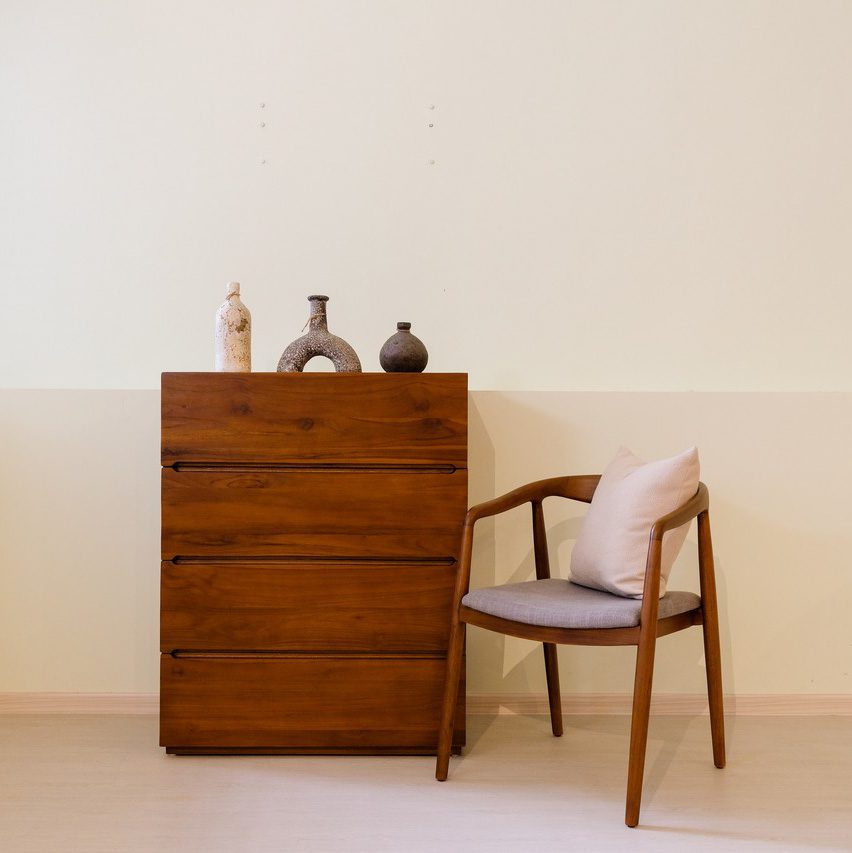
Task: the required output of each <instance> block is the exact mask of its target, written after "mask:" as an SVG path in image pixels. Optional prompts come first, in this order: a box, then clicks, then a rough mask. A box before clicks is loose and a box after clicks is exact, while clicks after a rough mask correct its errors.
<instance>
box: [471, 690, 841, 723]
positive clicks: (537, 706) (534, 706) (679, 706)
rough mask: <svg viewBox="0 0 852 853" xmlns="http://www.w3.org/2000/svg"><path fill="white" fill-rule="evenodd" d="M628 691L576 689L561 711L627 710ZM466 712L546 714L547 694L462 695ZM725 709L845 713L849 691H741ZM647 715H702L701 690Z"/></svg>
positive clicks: (662, 702)
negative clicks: (582, 691) (788, 692)
mask: <svg viewBox="0 0 852 853" xmlns="http://www.w3.org/2000/svg"><path fill="white" fill-rule="evenodd" d="M632 704H633V696H632V694H630V693H575V694H568V695H564V694H563V696H562V711H563V713H565V714H604V715H612V714H629V713H630V712H631V706H632ZM467 708H468V713H471V714H489V715H493V714H549V713H550V708H549V705H548V702H547V694H546V693H540V694H534V693H515V694H503V695H499V694H480V695H470V694H468V697H467ZM725 712H726V713H728V714H736V715H739V716H752V717H759V716H815V717H816V716H827V715H830V716H850V715H852V694H845V693H839V694H817V693H793V694H777V693H776V694H746V695H739V696H726V697H725ZM651 713H652V714H660V715H665V716H677V715H690V716H694V715H696V714H707V713H708V710H707V696H706V695H705V694H703V693H661V694H658V695H655V696H653V697H652V699H651Z"/></svg>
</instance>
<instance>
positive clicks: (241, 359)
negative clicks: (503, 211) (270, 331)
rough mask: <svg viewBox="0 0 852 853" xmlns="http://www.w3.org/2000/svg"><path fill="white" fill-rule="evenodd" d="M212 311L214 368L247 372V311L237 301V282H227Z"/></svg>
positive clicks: (249, 339) (248, 316)
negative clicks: (213, 318)
mask: <svg viewBox="0 0 852 853" xmlns="http://www.w3.org/2000/svg"><path fill="white" fill-rule="evenodd" d="M225 292H226V294H227V295H226V296H225V301H224V302H223V303H222V304H221V305H220V306H219V310H218V311H217V312H216V370H219V371H225V372H228V373H240V372H245V373H250V372H251V314H250V313H249V310H248V308H246V306H245V305H243V303H242V302H241V301H240V283H239V282H238V281H232V282H229V284H228V286H227V288H226V291H225Z"/></svg>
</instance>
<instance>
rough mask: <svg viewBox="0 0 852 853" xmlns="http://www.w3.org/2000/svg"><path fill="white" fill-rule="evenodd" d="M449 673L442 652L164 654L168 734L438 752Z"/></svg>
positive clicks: (175, 744)
mask: <svg viewBox="0 0 852 853" xmlns="http://www.w3.org/2000/svg"><path fill="white" fill-rule="evenodd" d="M443 677H444V660H443V658H442V657H432V658H425V657H422V658H421V657H417V658H406V657H402V656H398V657H379V656H373V657H362V658H353V657H349V656H347V657H335V656H333V655H316V656H266V657H264V656H245V657H239V656H232V657H214V656H207V657H204V656H199V657H191V658H173V657H171V656H169V655H163V656H162V658H161V682H162V686H163V691H162V695H161V706H160V743H161V745H163V746H168V747H171V748H173V749H175V748H181V747H184V748H186V747H199V748H203V747H208V746H212V747H217V748H221V747H235V748H242V747H260V748H263V747H282V746H286V747H287V748H291V749H309V750H312V749H313V748H320V749H323V750H330V749H346V748H361V747H368V748H379V749H383V750H388V749H390V750H393V749H401V750H411V749H417V750H420V749H422V750H424V751H426V752H428V753H430V754H434V752H435V750H436V747H437V742H438V718H439V712H440V703H441V693H442V689H443ZM462 695H463V691H462ZM459 716H460V719H464V715H463V708H462V709H460V712H459ZM462 738H463V735H462V733H461V732H460V731H457V733H456V742H457V745H458V744H459V743H460V741H461V740H462Z"/></svg>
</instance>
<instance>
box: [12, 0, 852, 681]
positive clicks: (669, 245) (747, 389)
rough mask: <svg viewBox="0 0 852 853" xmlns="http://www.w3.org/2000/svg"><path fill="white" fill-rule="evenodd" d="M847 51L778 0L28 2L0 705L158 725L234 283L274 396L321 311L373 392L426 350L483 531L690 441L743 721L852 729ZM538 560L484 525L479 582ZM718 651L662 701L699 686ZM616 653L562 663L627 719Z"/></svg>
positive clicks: (19, 31)
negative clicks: (162, 459)
mask: <svg viewBox="0 0 852 853" xmlns="http://www.w3.org/2000/svg"><path fill="white" fill-rule="evenodd" d="M850 25H852V7H850V6H849V4H847V3H844V2H818V3H811V4H805V3H799V2H769V0H765V2H757V0H750V1H749V2H716V3H693V4H682V3H677V2H648V3H642V4H632V3H623V2H592V1H591V0H586V2H573V3H571V2H541V0H539V2H528V3H520V2H465V3H451V2H433V3H429V4H414V3H399V2H390V0H388V2H377V0H364V2H344V0H333V2H307V0H306V1H305V2H286V3H272V2H254V3H242V4H218V3H201V2H185V3H180V4H167V3H162V2H149V3H130V4H112V3H107V2H105V0H104V1H103V2H91V0H90V2H79V3H75V4H73V6H71V5H68V4H62V3H59V2H54V3H49V2H38V1H36V2H26V3H24V2H14V0H13V2H8V3H6V4H4V25H3V27H2V28H0V99H1V101H2V104H3V106H4V111H3V112H4V116H5V117H6V121H4V122H3V123H2V124H0V144H2V150H3V153H4V156H3V157H2V158H0V185H2V186H3V187H4V192H3V198H2V202H0V270H2V278H3V280H4V282H6V293H5V296H4V301H5V305H6V310H5V316H6V318H7V322H6V323H5V324H4V330H3V336H2V342H1V343H0V346H2V358H0V415H2V421H0V436H2V439H3V446H4V452H3V454H2V455H0V560H2V566H1V568H2V571H0V692H2V691H7V692H8V691H81V692H85V691H99V692H147V691H153V690H155V689H156V630H157V629H156V620H157V577H156V573H157V527H158V485H157V483H158V480H157V477H158V472H157V444H158V435H157V421H158V411H157V392H156V389H157V387H158V382H159V373H160V372H161V371H162V370H166V369H168V370H198V369H202V370H203V369H209V367H210V366H211V365H212V348H211V344H212V334H211V326H212V314H213V311H214V310H215V307H216V305H217V304H218V303H219V302H220V301H221V298H222V296H223V293H224V290H223V289H224V285H225V283H226V282H227V281H228V280H229V279H238V280H240V281H242V284H243V293H244V298H245V301H246V303H247V304H248V306H249V307H250V309H251V310H252V312H253V315H254V359H255V369H258V370H264V369H274V365H275V363H276V361H277V358H278V355H279V353H280V351H281V349H282V348H283V347H284V345H285V344H286V343H288V342H289V341H290V340H291V339H292V338H293V337H295V336H296V335H297V334H298V333H299V330H300V329H301V327H302V324H303V323H304V320H305V318H306V315H307V303H306V302H305V296H306V295H307V294H309V293H315V292H320V293H329V294H330V295H331V297H332V301H331V302H330V304H329V314H330V323H331V326H332V329H333V330H334V331H337V332H338V333H339V334H341V335H344V336H345V337H347V338H348V339H349V340H350V341H351V342H352V343H353V345H354V346H355V347H356V349H357V350H358V351H359V352H360V353H361V355H362V360H363V362H364V367H365V369H366V370H376V369H378V358H377V353H378V349H379V346H380V344H381V342H382V341H383V340H384V339H385V338H386V337H387V336H388V335H389V334H390V333H391V331H392V330H393V327H394V324H395V322H396V321H397V320H402V319H407V320H411V321H413V323H414V331H415V332H416V333H418V334H420V335H421V337H422V338H423V339H424V341H426V343H427V345H428V346H429V348H430V352H431V361H430V370H431V369H434V370H467V371H469V373H470V377H471V387H472V389H473V393H472V397H471V410H472V429H471V442H472V463H471V464H472V482H471V497H472V499H474V500H476V499H479V498H485V497H490V496H491V495H493V494H494V493H495V492H497V491H502V490H504V489H507V488H510V487H512V486H514V485H517V484H518V483H520V482H523V481H525V480H529V479H533V478H535V477H538V476H546V475H551V474H553V473H561V472H568V471H572V470H578V469H582V470H599V469H600V468H601V467H602V466H603V465H604V464H605V462H606V460H607V458H608V456H609V455H611V453H612V452H613V451H614V449H615V448H616V447H617V445H618V444H620V443H625V444H628V445H629V446H631V447H633V449H634V450H635V451H636V452H638V453H640V454H644V455H646V456H648V457H649V458H650V457H655V456H662V455H666V454H671V453H675V452H678V451H679V450H681V449H683V447H685V446H687V445H688V444H691V443H697V444H698V445H699V447H700V449H701V452H702V460H703V465H704V468H703V472H704V477H705V479H706V480H707V482H708V483H709V484H710V486H711V490H712V493H713V500H714V507H715V509H714V523H715V532H716V539H717V550H718V552H719V565H720V582H721V590H722V604H723V619H724V624H723V633H724V638H723V641H724V645H725V650H726V666H727V672H726V676H727V682H728V686H729V688H730V689H732V690H735V691H737V692H740V693H758V694H760V693H765V694H769V693H836V694H849V693H852V680H850V674H849V667H848V661H847V658H848V654H846V653H845V652H848V648H849V645H850V643H852V634H850V630H852V629H850V628H849V627H848V626H849V620H848V619H846V616H845V607H846V605H847V604H848V602H849V600H850V591H852V590H850V575H849V571H848V565H847V562H846V560H845V557H844V555H845V554H848V553H849V545H850V533H849V530H848V523H847V521H846V518H845V516H844V508H845V507H847V506H848V498H847V496H846V493H845V488H844V486H845V483H846V482H847V481H848V475H849V473H850V470H849V468H850V463H849V461H848V459H847V457H848V453H846V452H845V449H844V447H843V445H844V443H845V438H846V434H847V433H848V430H849V426H848V425H849V424H850V422H852V421H850V415H852V372H850V370H849V364H850V344H849V335H848V334H847V328H846V327H847V325H848V320H847V318H848V316H849V315H850V309H852V295H850V290H849V288H848V281H849V273H850V267H852V264H850V246H852V241H850V239H849V234H850V225H852V180H850V179H852V153H850V152H852V145H850V129H852V98H850V88H851V87H852V83H850V81H852V54H850V53H849V51H848V50H847V45H846V41H847V40H846V36H845V34H846V33H847V32H848V31H849V27H850ZM261 104H263V105H264V106H261ZM432 107H434V108H432ZM261 125H265V126H261ZM430 125H431V126H430ZM431 161H434V163H433V162H431ZM593 392H605V393H593ZM767 392H772V393H767ZM573 512H574V510H568V509H565V508H553V509H552V510H551V511H550V526H551V530H552V534H553V539H554V541H553V545H552V548H553V551H554V557H558V558H559V561H560V563H561V564H562V571H563V572H564V567H565V564H566V559H567V556H568V551H569V549H570V544H571V541H572V539H573V538H574V536H576V531H577V526H578V524H579V521H578V519H577V518H576V517H575V515H574V514H572V513H573ZM526 535H527V534H526V518H525V517H521V516H520V515H519V516H517V517H512V518H509V519H506V520H505V521H501V522H500V523H499V524H497V525H496V526H493V527H491V528H487V529H485V531H484V532H483V533H482V534H481V536H480V545H481V547H480V556H479V557H478V562H477V565H476V569H475V577H476V579H477V582H483V583H485V582H492V581H494V580H495V579H496V580H498V581H500V580H506V579H509V578H520V577H522V576H525V573H526V574H528V573H529V572H530V571H531V563H530V554H529V545H528V542H527V539H526ZM690 539H691V541H692V542H694V533H693V534H692V535H691V537H690ZM495 545H496V556H494V554H492V549H493V548H494V546H495ZM688 547H689V546H688ZM693 570H694V557H693V555H692V552H691V551H690V550H687V551H685V553H684V555H683V556H682V558H681V561H680V565H679V566H678V568H677V569H676V572H677V575H676V577H678V578H680V579H682V584H683V585H686V586H690V585H693V584H694V578H693V575H694V572H693ZM679 582H680V581H679ZM693 633H695V634H696V636H695V637H691V636H689V635H683V636H682V637H675V638H671V639H670V640H668V641H666V648H665V650H664V651H663V652H661V655H660V670H659V673H660V674H659V678H658V682H657V683H658V686H659V687H660V689H661V690H670V691H672V692H690V691H698V690H700V689H701V685H700V682H701V650H700V642H699V639H698V636H697V633H698V632H693ZM844 650H845V651H844ZM533 652H534V650H533V648H532V646H531V645H529V644H525V643H522V642H521V641H503V640H501V639H499V638H497V637H496V636H495V637H488V636H485V635H477V636H475V637H472V639H471V650H470V661H471V665H470V672H471V689H472V690H475V691H478V692H500V691H508V692H525V691H533V692H535V691H538V690H541V689H543V680H542V677H541V673H540V669H541V666H540V661H539V660H538V655H537V653H535V654H533ZM622 652H624V650H601V651H595V650H567V651H566V654H565V657H564V658H563V660H564V665H563V670H564V672H563V678H564V682H565V689H566V690H568V691H576V692H581V693H582V692H596V691H597V692H607V691H624V690H626V689H627V688H628V685H629V675H630V658H629V655H628V654H627V653H622ZM684 667H685V668H686V671H687V672H688V676H687V677H684V675H683V670H684Z"/></svg>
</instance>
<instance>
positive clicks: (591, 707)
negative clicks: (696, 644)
mask: <svg viewBox="0 0 852 853" xmlns="http://www.w3.org/2000/svg"><path fill="white" fill-rule="evenodd" d="M631 703H632V696H631V695H630V694H629V693H580V694H568V695H564V696H563V697H562V709H563V711H564V713H566V714H603V715H612V714H629V713H630V708H631ZM158 706H159V696H158V695H157V694H156V693H0V714H156V713H157V712H158V710H159V707H158ZM467 710H468V713H469V714H485V715H497V714H549V713H550V711H549V709H548V704H547V695H546V694H536V693H503V694H499V693H489V694H468V697H467ZM725 711H726V712H727V713H729V714H736V715H739V716H752V717H755V716H810V717H817V716H844V717H845V716H852V694H848V693H837V694H830V693H829V694H825V693H793V694H750V695H740V696H727V697H725ZM651 713H652V714H660V715H665V716H676V715H696V714H706V713H707V697H706V696H704V695H703V694H689V693H662V694H659V695H656V696H654V697H653V699H652V700H651Z"/></svg>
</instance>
